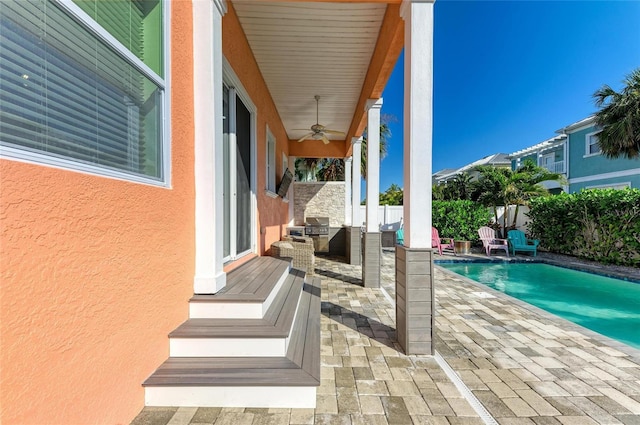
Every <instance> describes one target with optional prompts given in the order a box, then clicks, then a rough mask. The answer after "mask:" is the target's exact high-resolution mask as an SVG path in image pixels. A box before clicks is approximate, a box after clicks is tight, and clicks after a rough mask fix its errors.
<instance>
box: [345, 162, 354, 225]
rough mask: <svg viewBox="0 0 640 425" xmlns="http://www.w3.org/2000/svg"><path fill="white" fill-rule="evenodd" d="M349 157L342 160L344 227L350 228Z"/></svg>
mask: <svg viewBox="0 0 640 425" xmlns="http://www.w3.org/2000/svg"><path fill="white" fill-rule="evenodd" d="M352 161H353V160H352V159H351V157H349V158H345V159H344V225H345V226H351V208H352V205H351V162H352Z"/></svg>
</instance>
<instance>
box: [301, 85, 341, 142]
mask: <svg viewBox="0 0 640 425" xmlns="http://www.w3.org/2000/svg"><path fill="white" fill-rule="evenodd" d="M314 98H315V99H316V123H315V124H314V125H312V126H311V128H310V130H311V131H310V132H309V133H307V134H305V135H304V136H302V137H301V138H300V140H298V142H302V141H303V140H307V139H309V138H311V139H314V140H322V142H324V144H325V145H326V144H328V143H329V142H330V140H329V138H328V137H327V136H326V135H327V134H336V135H341V136H343V137H344V136H345V133H344V132H342V131H338V130H329V129H328V128H325V126H324V125H322V124H320V123H319V122H318V110H319V104H320V96H318V95H315V96H314ZM296 130H299V131H303V130H309V129H306V128H305V129H296Z"/></svg>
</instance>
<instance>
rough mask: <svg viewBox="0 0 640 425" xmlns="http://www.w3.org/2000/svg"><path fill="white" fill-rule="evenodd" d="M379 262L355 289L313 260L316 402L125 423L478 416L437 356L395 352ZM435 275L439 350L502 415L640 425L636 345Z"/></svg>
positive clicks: (390, 265) (326, 261)
mask: <svg viewBox="0 0 640 425" xmlns="http://www.w3.org/2000/svg"><path fill="white" fill-rule="evenodd" d="M382 264H383V267H382V270H381V273H382V276H381V277H382V279H381V280H382V282H383V290H380V289H370V288H363V287H362V286H361V280H360V276H361V271H360V267H359V266H351V265H347V264H345V263H343V262H341V261H339V259H335V258H323V257H318V259H317V264H316V272H317V274H318V275H320V276H321V277H322V281H323V282H322V290H323V292H322V313H323V316H322V321H321V327H322V334H321V338H322V340H321V345H322V348H321V349H322V376H321V378H322V384H321V386H320V387H319V389H318V396H317V407H316V409H243V408H233V409H232V408H145V409H144V410H143V411H142V412H141V413H140V414H139V415H138V417H137V418H136V419H135V420H134V421H133V422H132V423H133V424H136V425H140V424H153V425H165V424H171V425H181V424H213V423H215V424H353V425H356V424H411V423H414V424H436V425H445V424H450V425H458V424H460V425H464V424H469V425H474V424H482V423H485V422H484V421H483V420H482V419H480V417H479V416H478V415H477V414H476V412H475V411H474V410H473V408H472V407H471V405H470V404H469V402H468V401H467V400H466V399H465V398H463V396H462V395H461V394H460V392H459V391H458V389H457V388H456V387H455V385H454V384H453V383H452V382H451V380H450V379H449V378H448V377H447V375H446V374H445V372H444V371H443V370H442V369H441V368H440V366H439V365H438V363H437V362H436V360H435V359H434V358H433V357H430V356H405V355H404V354H403V353H402V350H401V349H400V348H399V346H398V345H397V343H396V342H395V330H394V319H395V310H394V305H393V303H391V302H390V298H389V295H390V296H391V297H393V294H394V285H395V276H394V253H393V251H389V250H385V251H384V252H383V261H382ZM435 273H436V276H435V277H436V279H435V281H436V300H437V307H436V311H437V317H436V341H435V345H436V350H437V351H438V353H439V354H440V355H441V356H442V357H443V358H444V359H445V360H446V362H447V363H448V364H449V365H450V366H451V367H452V368H453V369H454V370H455V372H456V373H457V374H458V376H459V377H460V379H461V380H462V381H463V382H464V383H465V384H466V386H467V387H468V388H469V389H470V390H471V392H472V393H473V395H474V396H475V397H476V398H477V399H478V400H479V401H480V402H481V403H482V405H483V406H484V408H485V409H486V410H487V411H488V412H489V413H490V414H491V415H492V416H493V417H494V418H495V421H496V422H497V423H499V424H504V425H511V424H513V425H520V424H522V425H533V424H539V425H546V424H557V425H559V424H563V425H572V424H576V425H589V424H628V425H632V424H640V350H635V349H632V348H629V347H627V346H625V345H623V344H619V343H616V342H614V341H612V340H610V339H608V338H605V337H602V336H600V335H598V334H595V333H593V332H590V331H586V330H585V329H583V328H581V327H579V326H577V325H574V324H571V323H570V322H567V321H564V320H562V319H558V318H556V317H554V316H551V315H550V314H548V313H546V312H543V311H541V310H539V309H537V308H535V307H532V306H530V305H528V304H525V303H523V302H520V301H517V300H514V299H512V298H510V297H507V296H504V295H503V294H500V293H497V292H495V291H493V290H491V289H488V288H486V287H483V286H479V285H478V284H474V283H471V282H470V281H468V280H466V279H460V278H458V277H455V276H453V275H451V274H449V273H447V272H443V271H441V270H439V269H436V272H435ZM385 292H386V293H385ZM388 294H389V295H388Z"/></svg>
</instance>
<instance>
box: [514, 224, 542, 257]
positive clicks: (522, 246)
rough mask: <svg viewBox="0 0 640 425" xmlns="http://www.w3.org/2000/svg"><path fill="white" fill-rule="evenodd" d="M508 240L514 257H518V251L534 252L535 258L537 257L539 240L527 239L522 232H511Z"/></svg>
mask: <svg viewBox="0 0 640 425" xmlns="http://www.w3.org/2000/svg"><path fill="white" fill-rule="evenodd" d="M507 239H508V240H509V249H511V253H512V254H513V255H516V251H524V252H533V256H534V257H535V256H536V254H537V251H538V245H539V244H540V241H539V240H538V239H527V237H526V236H525V234H524V232H523V231H522V230H509V232H508V233H507Z"/></svg>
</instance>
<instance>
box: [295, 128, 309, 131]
mask: <svg viewBox="0 0 640 425" xmlns="http://www.w3.org/2000/svg"><path fill="white" fill-rule="evenodd" d="M291 131H309V129H308V128H292V129H291Z"/></svg>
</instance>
